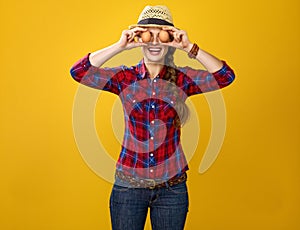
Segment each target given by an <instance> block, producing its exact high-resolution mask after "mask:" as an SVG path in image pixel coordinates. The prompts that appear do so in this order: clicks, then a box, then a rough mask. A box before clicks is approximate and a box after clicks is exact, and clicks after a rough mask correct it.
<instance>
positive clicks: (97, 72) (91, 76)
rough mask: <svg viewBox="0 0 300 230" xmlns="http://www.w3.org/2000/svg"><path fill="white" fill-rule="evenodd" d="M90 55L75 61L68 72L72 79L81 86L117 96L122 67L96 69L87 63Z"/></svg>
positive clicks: (119, 88)
mask: <svg viewBox="0 0 300 230" xmlns="http://www.w3.org/2000/svg"><path fill="white" fill-rule="evenodd" d="M89 56H90V54H87V55H86V56H84V57H83V58H82V59H80V60H79V61H77V62H76V63H75V64H74V65H73V66H72V67H71V70H70V73H71V76H72V77H73V79H74V80H75V81H77V82H79V83H81V84H83V85H86V86H89V87H92V88H95V89H99V90H105V91H109V92H112V93H115V94H119V93H120V90H121V87H120V85H119V82H120V80H121V78H122V76H123V66H120V67H116V68H98V67H95V66H93V65H92V64H91V63H90V61H89Z"/></svg>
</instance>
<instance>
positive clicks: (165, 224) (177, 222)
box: [110, 181, 189, 230]
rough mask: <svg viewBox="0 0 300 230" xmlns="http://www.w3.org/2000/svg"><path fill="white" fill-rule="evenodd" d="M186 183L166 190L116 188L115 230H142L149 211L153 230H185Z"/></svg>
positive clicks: (113, 198) (112, 202)
mask: <svg viewBox="0 0 300 230" xmlns="http://www.w3.org/2000/svg"><path fill="white" fill-rule="evenodd" d="M188 205H189V201H188V191H187V186H186V182H185V181H184V182H182V183H180V184H177V185H174V186H172V187H166V188H156V189H148V188H128V187H121V186H119V185H116V184H114V186H113V189H112V192H111V196H110V215H111V223H112V229H113V230H143V229H144V225H145V221H146V217H147V213H148V209H150V219H151V225H152V229H153V230H183V229H184V224H185V220H186V216H187V212H188Z"/></svg>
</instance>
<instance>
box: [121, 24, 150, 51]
mask: <svg viewBox="0 0 300 230" xmlns="http://www.w3.org/2000/svg"><path fill="white" fill-rule="evenodd" d="M145 31H147V29H146V28H141V27H135V28H133V29H129V30H123V32H122V35H121V38H120V40H119V42H118V43H119V45H120V47H121V48H122V49H132V48H135V47H139V46H143V45H146V44H145V43H143V42H142V41H141V40H140V39H135V38H136V37H139V35H140V34H141V33H142V32H145Z"/></svg>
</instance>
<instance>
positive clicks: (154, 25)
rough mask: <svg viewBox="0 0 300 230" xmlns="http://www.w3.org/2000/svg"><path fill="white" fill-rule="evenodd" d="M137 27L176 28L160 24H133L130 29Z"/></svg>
mask: <svg viewBox="0 0 300 230" xmlns="http://www.w3.org/2000/svg"><path fill="white" fill-rule="evenodd" d="M136 27H141V28H145V27H146V28H149V27H155V28H175V27H174V26H169V25H158V24H145V25H143V24H133V25H130V26H129V29H133V28H136Z"/></svg>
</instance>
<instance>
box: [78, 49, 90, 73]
mask: <svg viewBox="0 0 300 230" xmlns="http://www.w3.org/2000/svg"><path fill="white" fill-rule="evenodd" d="M90 54H91V53H88V54H87V55H86V56H84V57H83V58H82V60H81V63H80V65H81V66H82V68H83V69H84V70H85V71H87V70H88V69H89V68H90V67H91V66H92V64H91V62H90Z"/></svg>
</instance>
